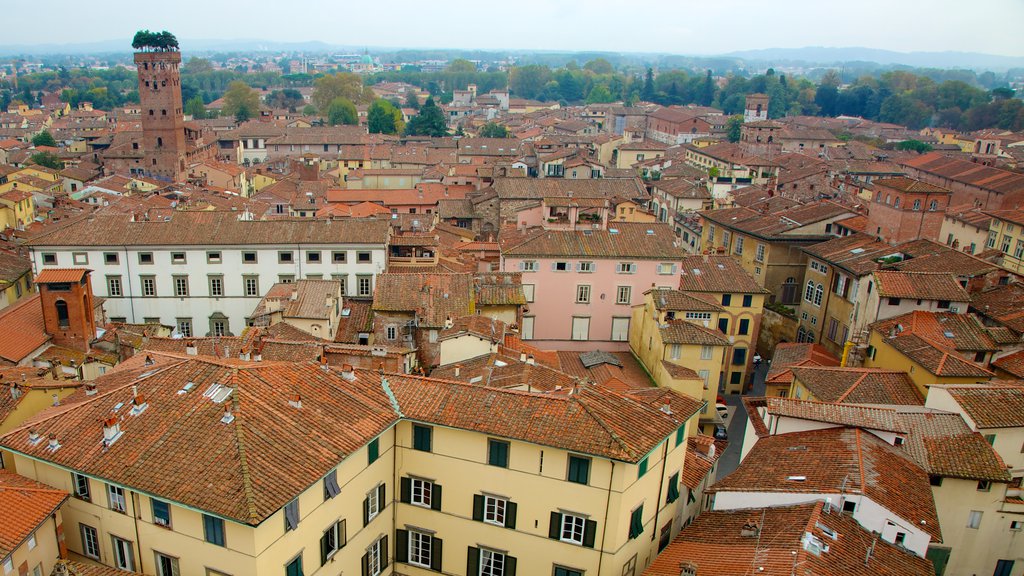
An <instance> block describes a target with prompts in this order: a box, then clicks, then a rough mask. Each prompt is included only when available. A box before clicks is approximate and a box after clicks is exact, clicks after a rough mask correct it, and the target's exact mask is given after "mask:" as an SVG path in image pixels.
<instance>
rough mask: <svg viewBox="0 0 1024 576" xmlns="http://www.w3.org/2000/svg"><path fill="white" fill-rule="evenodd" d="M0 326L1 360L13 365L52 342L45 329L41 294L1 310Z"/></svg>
mask: <svg viewBox="0 0 1024 576" xmlns="http://www.w3.org/2000/svg"><path fill="white" fill-rule="evenodd" d="M0 326H3V330H0V359H3V360H6V361H7V362H9V363H12V364H17V363H19V362H21V361H22V360H23V359H24V358H25V357H26V356H28V355H29V354H30V353H31V352H32V351H34V350H35V349H37V348H39V347H40V346H42V345H43V344H46V342H48V341H49V340H50V335H49V334H47V333H46V331H45V330H44V329H43V310H42V307H41V306H40V304H39V294H34V295H32V296H29V297H27V298H23V299H22V300H20V301H18V302H15V303H14V305H12V306H8V307H7V308H4V309H3V310H0Z"/></svg>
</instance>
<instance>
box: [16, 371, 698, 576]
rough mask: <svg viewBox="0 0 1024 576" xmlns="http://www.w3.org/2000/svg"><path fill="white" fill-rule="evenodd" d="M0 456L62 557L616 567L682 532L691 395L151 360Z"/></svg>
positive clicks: (186, 562) (389, 566) (350, 567)
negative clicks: (544, 389)
mask: <svg viewBox="0 0 1024 576" xmlns="http://www.w3.org/2000/svg"><path fill="white" fill-rule="evenodd" d="M165 360H167V361H166V362H160V363H158V365H157V366H156V367H155V368H154V367H152V366H148V367H146V368H145V369H146V371H145V372H142V370H141V369H135V370H120V371H115V372H112V373H110V374H108V375H106V376H104V377H101V378H100V379H98V380H97V381H96V387H95V389H94V391H93V392H91V393H88V392H86V391H83V392H81V393H80V394H79V395H76V396H75V397H74V398H71V399H69V400H68V402H66V403H65V406H62V407H58V408H55V409H52V410H48V411H44V412H43V413H42V414H40V415H39V416H38V418H36V419H35V420H34V421H33V422H32V424H31V425H28V426H22V427H20V428H17V429H15V430H12V431H11V432H9V433H8V434H7V435H5V436H4V437H3V439H2V440H0V445H2V446H3V447H4V448H5V449H7V450H9V451H10V452H11V453H12V454H13V460H14V465H15V467H16V468H17V470H19V471H20V472H21V473H22V474H24V475H26V476H28V477H30V478H32V479H35V480H37V481H40V482H43V483H45V484H47V485H49V486H53V487H56V488H59V489H61V490H65V491H67V492H69V493H71V494H72V495H73V496H74V497H73V498H72V499H71V501H70V502H69V503H68V504H67V505H66V506H65V508H64V523H65V528H64V534H65V537H66V541H67V546H68V548H69V549H70V550H71V551H72V552H73V553H74V554H78V555H81V556H84V557H87V558H90V559H91V560H93V561H96V562H100V563H102V564H104V565H107V566H112V567H116V568H121V569H126V570H131V571H135V572H141V573H144V574H156V575H161V576H163V575H171V574H174V575H177V574H199V575H210V576H220V575H230V576H240V575H246V576H248V575H256V576H261V575H264V574H266V575H282V574H283V575H285V576H295V575H332V576H336V575H341V574H345V575H356V574H362V575H367V576H377V575H390V574H394V573H401V574H404V575H407V576H414V575H418V574H427V573H436V572H442V573H445V574H474V575H477V574H489V575H495V576H497V575H502V576H503V575H514V574H517V573H519V574H552V573H553V574H558V575H560V576H572V575H582V574H584V573H585V574H588V575H595V574H614V575H616V576H619V575H622V574H630V575H636V574H639V573H640V572H642V570H643V569H644V568H645V567H646V566H647V565H648V564H649V563H650V561H651V560H652V559H653V557H654V556H655V555H656V553H657V551H658V547H659V545H661V544H662V543H663V542H664V544H667V543H668V541H669V540H670V539H671V538H672V537H673V536H674V535H675V534H676V533H677V532H678V531H679V530H680V529H681V527H682V526H681V525H682V522H683V518H682V514H683V506H684V502H685V499H680V497H679V496H680V486H681V477H682V471H683V466H684V462H685V454H686V451H687V443H686V440H687V437H688V436H690V435H692V434H694V433H695V428H696V419H695V417H696V415H697V414H698V412H699V411H700V407H701V403H700V402H697V401H695V400H692V399H689V398H687V397H685V396H682V395H679V394H676V393H674V392H672V391H669V390H663V389H656V388H652V389H645V390H640V391H635V392H629V393H618V392H614V391H610V390H604V389H603V390H597V389H596V388H593V387H591V386H580V387H578V388H576V389H575V390H573V392H572V393H571V394H569V393H566V394H562V395H551V394H540V393H527V392H520V391H511V390H501V389H494V388H486V387H483V386H478V385H474V384H463V383H458V382H452V381H446V380H437V379H430V378H421V377H413V376H406V375H400V374H390V373H383V372H378V371H369V370H366V371H364V370H359V369H356V370H353V369H351V368H350V367H343V368H342V369H341V371H334V370H332V369H330V368H328V367H326V366H320V365H317V364H315V363H308V364H302V363H279V362H248V361H242V360H235V359H231V358H212V357H205V356H186V355H182V356H175V355H170V356H168V357H167V358H166V359H165Z"/></svg>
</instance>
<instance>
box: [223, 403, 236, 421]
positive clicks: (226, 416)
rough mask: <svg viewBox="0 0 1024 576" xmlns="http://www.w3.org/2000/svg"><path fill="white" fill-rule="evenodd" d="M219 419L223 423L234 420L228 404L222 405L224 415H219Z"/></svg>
mask: <svg viewBox="0 0 1024 576" xmlns="http://www.w3.org/2000/svg"><path fill="white" fill-rule="evenodd" d="M220 421H221V422H223V423H224V424H231V423H232V422H234V421H235V415H234V414H232V413H231V407H230V406H225V407H224V416H222V417H221V419H220Z"/></svg>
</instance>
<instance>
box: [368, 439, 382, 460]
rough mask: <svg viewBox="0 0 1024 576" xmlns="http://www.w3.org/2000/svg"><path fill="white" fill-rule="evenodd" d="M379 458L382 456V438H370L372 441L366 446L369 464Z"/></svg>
mask: <svg viewBox="0 0 1024 576" xmlns="http://www.w3.org/2000/svg"><path fill="white" fill-rule="evenodd" d="M377 458H380V438H374V439H373V440H370V443H369V444H368V445H367V446H366V459H367V465H370V464H373V463H374V462H376V461H377Z"/></svg>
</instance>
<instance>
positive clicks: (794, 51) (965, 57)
mask: <svg viewBox="0 0 1024 576" xmlns="http://www.w3.org/2000/svg"><path fill="white" fill-rule="evenodd" d="M723 56H730V57H733V58H742V59H743V60H747V61H759V62H769V63H772V62H775V63H780V64H781V63H796V62H804V63H813V64H826V65H827V64H841V63H843V62H875V63H878V64H882V65H891V64H902V65H904V66H915V67H918V68H973V69H984V70H1007V69H1009V68H1022V67H1024V57H1015V56H998V55H995V54H980V53H977V52H894V51H892V50H879V49H876V48H857V47H851V48H825V47H822V46H809V47H806V48H766V49H762V50H743V51H740V52H730V53H728V54H724V55H723Z"/></svg>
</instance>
